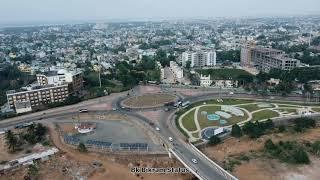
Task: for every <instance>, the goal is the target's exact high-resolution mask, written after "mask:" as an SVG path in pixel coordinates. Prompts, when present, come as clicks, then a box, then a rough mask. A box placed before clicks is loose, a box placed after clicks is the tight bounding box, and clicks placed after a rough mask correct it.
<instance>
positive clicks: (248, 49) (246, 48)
mask: <svg viewBox="0 0 320 180" xmlns="http://www.w3.org/2000/svg"><path fill="white" fill-rule="evenodd" d="M254 47H255V44H254V42H252V41H249V42H247V43H244V44H242V46H241V53H240V54H241V57H240V58H241V62H240V65H241V66H243V67H250V66H252V64H253V63H252V49H253V48H254Z"/></svg>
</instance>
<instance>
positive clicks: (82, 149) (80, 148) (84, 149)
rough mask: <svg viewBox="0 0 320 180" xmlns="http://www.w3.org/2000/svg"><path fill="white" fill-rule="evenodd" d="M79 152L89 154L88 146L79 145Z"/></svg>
mask: <svg viewBox="0 0 320 180" xmlns="http://www.w3.org/2000/svg"><path fill="white" fill-rule="evenodd" d="M78 150H79V151H80V152H87V147H86V145H85V144H84V143H82V142H81V143H79V145H78Z"/></svg>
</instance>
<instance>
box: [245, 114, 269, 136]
mask: <svg viewBox="0 0 320 180" xmlns="http://www.w3.org/2000/svg"><path fill="white" fill-rule="evenodd" d="M273 127H274V125H273V122H272V120H270V119H269V120H267V121H264V122H259V121H256V122H251V121H249V122H246V123H245V124H244V126H243V127H242V131H243V133H244V134H246V135H248V136H249V137H250V138H259V137H260V136H262V135H263V134H265V132H266V131H267V130H270V129H272V128H273Z"/></svg>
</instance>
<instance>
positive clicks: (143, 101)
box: [121, 93, 178, 108]
mask: <svg viewBox="0 0 320 180" xmlns="http://www.w3.org/2000/svg"><path fill="white" fill-rule="evenodd" d="M176 99H178V97H177V96H175V95H172V94H165V93H155V94H144V95H140V96H132V97H129V98H127V99H125V100H124V101H122V102H121V104H122V106H123V107H127V108H150V107H160V106H163V105H164V104H165V103H169V102H173V101H175V100H176Z"/></svg>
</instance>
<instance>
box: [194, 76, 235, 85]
mask: <svg viewBox="0 0 320 180" xmlns="http://www.w3.org/2000/svg"><path fill="white" fill-rule="evenodd" d="M200 86H202V87H210V86H211V87H220V88H233V87H238V81H237V80H233V79H213V78H212V77H211V75H210V74H209V75H207V76H206V75H202V74H200Z"/></svg>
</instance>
